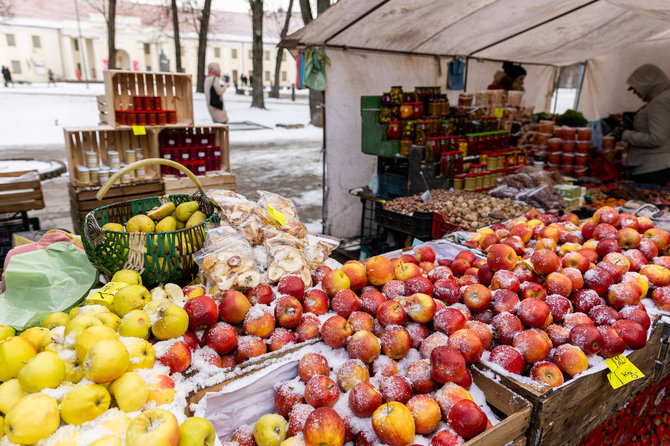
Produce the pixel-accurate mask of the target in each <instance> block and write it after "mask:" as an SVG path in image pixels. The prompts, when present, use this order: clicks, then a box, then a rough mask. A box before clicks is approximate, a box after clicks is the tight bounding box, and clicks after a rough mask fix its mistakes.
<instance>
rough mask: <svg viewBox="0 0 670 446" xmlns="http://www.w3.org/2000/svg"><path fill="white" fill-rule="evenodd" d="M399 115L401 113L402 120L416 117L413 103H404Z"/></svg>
mask: <svg viewBox="0 0 670 446" xmlns="http://www.w3.org/2000/svg"><path fill="white" fill-rule="evenodd" d="M398 113H400V119H411V118H413V117H414V108H413V106H412V103H411V102H403V103H401V104H400V108H399V109H398Z"/></svg>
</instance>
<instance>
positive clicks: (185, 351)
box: [156, 341, 191, 374]
mask: <svg viewBox="0 0 670 446" xmlns="http://www.w3.org/2000/svg"><path fill="white" fill-rule="evenodd" d="M156 359H158V361H159V362H160V363H161V364H163V365H164V366H167V367H169V368H170V373H171V374H172V373H181V372H183V371H184V370H186V369H187V368H189V367H190V366H191V349H189V348H188V345H186V343H184V342H182V341H177V342H175V343H174V344H172V345H171V346H170V348H169V349H168V350H167V351H166V352H165V353H164V354H163V355H160V356H158V357H157V358H156Z"/></svg>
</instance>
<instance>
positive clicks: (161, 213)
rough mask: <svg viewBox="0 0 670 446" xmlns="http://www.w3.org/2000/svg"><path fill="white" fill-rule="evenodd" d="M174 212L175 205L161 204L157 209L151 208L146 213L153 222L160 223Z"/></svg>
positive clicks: (170, 203) (171, 203)
mask: <svg viewBox="0 0 670 446" xmlns="http://www.w3.org/2000/svg"><path fill="white" fill-rule="evenodd" d="M174 210H175V205H174V203H173V202H169V203H163V204H161V205H160V206H158V207H155V208H153V209H152V210H150V211H149V212H147V216H148V217H149V218H151V219H152V220H154V221H161V220H163V219H164V218H165V217H167V216H168V215H172V213H173V212H174Z"/></svg>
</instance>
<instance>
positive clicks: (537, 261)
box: [530, 250, 561, 276]
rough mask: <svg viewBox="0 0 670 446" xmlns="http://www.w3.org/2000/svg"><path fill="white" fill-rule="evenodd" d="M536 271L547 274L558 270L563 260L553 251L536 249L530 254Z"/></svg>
mask: <svg viewBox="0 0 670 446" xmlns="http://www.w3.org/2000/svg"><path fill="white" fill-rule="evenodd" d="M530 261H531V263H532V264H533V268H534V269H535V272H536V273H537V274H540V275H543V276H544V275H547V274H550V273H553V272H554V271H557V270H558V268H559V267H560V266H561V260H560V259H559V257H558V256H557V255H556V253H555V252H553V251H548V250H544V251H535V252H533V254H532V255H531V256H530Z"/></svg>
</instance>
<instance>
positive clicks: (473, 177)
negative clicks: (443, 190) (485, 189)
mask: <svg viewBox="0 0 670 446" xmlns="http://www.w3.org/2000/svg"><path fill="white" fill-rule="evenodd" d="M476 189H477V174H474V173H469V174H467V175H465V190H469V191H474V190H476Z"/></svg>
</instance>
